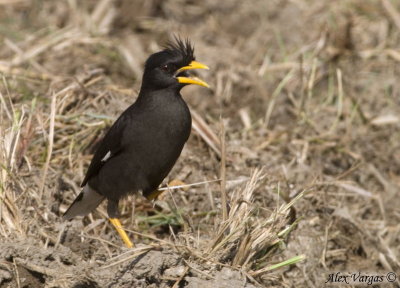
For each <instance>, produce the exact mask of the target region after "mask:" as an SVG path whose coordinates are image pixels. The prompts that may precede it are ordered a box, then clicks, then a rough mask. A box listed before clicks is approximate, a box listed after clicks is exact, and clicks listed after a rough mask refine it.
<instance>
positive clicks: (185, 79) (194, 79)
mask: <svg viewBox="0 0 400 288" xmlns="http://www.w3.org/2000/svg"><path fill="white" fill-rule="evenodd" d="M192 69H207V70H208V69H210V68H208V66H207V65H204V64H202V63H200V62H197V61H192V62H190V64H189V65H188V66H184V67H182V68H180V69H178V70H177V71H176V73H175V74H179V73H181V72H182V71H185V70H192ZM176 79H177V80H178V82H179V83H184V84H196V85H200V86H204V87H207V88H210V85H208V84H207V83H206V82H205V81H203V80H201V79H199V78H197V77H190V78H189V77H181V76H179V77H176Z"/></svg>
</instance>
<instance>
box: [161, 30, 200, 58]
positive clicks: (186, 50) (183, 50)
mask: <svg viewBox="0 0 400 288" xmlns="http://www.w3.org/2000/svg"><path fill="white" fill-rule="evenodd" d="M164 49H165V50H164V51H166V52H168V53H171V54H179V55H181V56H182V57H183V61H184V62H185V63H187V64H189V63H190V62H192V61H193V60H195V57H194V46H193V44H192V43H190V41H189V39H188V38H186V39H185V40H182V39H181V38H180V37H178V36H174V40H173V41H169V42H168V43H167V44H166V45H165V46H164Z"/></svg>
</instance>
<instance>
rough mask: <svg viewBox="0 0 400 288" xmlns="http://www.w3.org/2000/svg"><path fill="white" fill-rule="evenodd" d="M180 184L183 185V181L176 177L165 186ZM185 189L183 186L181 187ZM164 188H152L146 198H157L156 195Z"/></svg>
mask: <svg viewBox="0 0 400 288" xmlns="http://www.w3.org/2000/svg"><path fill="white" fill-rule="evenodd" d="M181 185H185V183H184V182H182V181H181V180H178V179H174V180H172V181H171V182H169V183H168V185H167V186H181ZM183 189H185V188H183ZM164 191H165V190H154V191H153V192H151V193H150V194H149V195H148V196H147V197H146V198H147V200H150V201H151V200H157V198H158V196H160V195H161V194H162V193H163V192H164Z"/></svg>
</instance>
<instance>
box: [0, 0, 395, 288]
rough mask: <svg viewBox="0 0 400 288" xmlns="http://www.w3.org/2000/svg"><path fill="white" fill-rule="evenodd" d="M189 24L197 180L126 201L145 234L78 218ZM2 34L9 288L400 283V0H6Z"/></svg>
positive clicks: (189, 162) (2, 211) (1, 174)
mask: <svg viewBox="0 0 400 288" xmlns="http://www.w3.org/2000/svg"><path fill="white" fill-rule="evenodd" d="M173 35H179V36H180V37H183V38H186V37H188V38H189V39H190V40H191V41H192V42H193V43H194V45H195V54H196V57H197V58H196V59H197V60H199V61H201V62H202V63H205V64H207V65H209V66H210V70H209V71H200V72H199V74H200V76H201V78H202V79H204V80H206V81H207V82H208V83H209V84H210V85H211V89H205V88H203V87H198V86H196V87H185V88H184V89H183V90H182V94H183V96H184V99H185V100H186V101H187V103H188V104H189V106H190V108H191V111H192V116H193V131H192V135H191V137H190V139H189V141H188V143H187V144H186V146H185V148H184V150H183V152H182V155H181V157H180V159H179V160H178V162H177V164H176V165H175V167H174V169H173V170H172V172H171V173H170V175H169V176H168V177H167V179H166V180H165V183H164V184H163V185H162V186H163V187H165V185H166V183H168V182H169V181H170V180H172V179H180V180H182V181H183V182H184V183H186V184H196V183H197V184H196V185H193V186H190V187H186V188H184V189H170V190H167V191H166V192H164V193H163V195H162V196H161V197H160V199H158V200H157V201H155V202H154V203H150V202H148V201H147V200H145V199H144V198H143V197H142V196H141V195H133V196H132V197H129V198H128V199H125V200H124V201H122V203H121V204H120V211H121V214H122V217H121V221H122V222H123V224H124V227H125V228H126V229H127V230H128V233H129V235H130V237H132V239H134V242H135V243H136V246H135V248H133V249H128V248H125V247H123V244H122V242H121V240H120V239H119V238H118V237H117V235H116V233H115V231H114V230H113V229H112V227H111V226H110V224H109V223H108V221H107V218H106V209H105V206H104V205H102V206H101V207H99V208H98V209H97V210H96V211H95V212H93V213H92V214H91V215H89V216H87V217H84V218H83V219H74V220H72V221H70V222H63V221H62V219H61V215H62V214H63V212H65V210H66V209H67V207H68V205H69V204H70V203H71V202H72V201H73V199H74V197H75V196H76V195H77V194H78V193H79V191H80V188H79V185H80V182H81V181H82V179H83V177H84V174H85V172H86V168H87V167H88V165H89V163H90V159H91V155H92V154H93V152H94V150H95V149H96V145H97V144H98V142H99V140H100V139H101V137H102V135H104V133H105V132H106V131H107V128H108V127H109V126H110V125H111V124H112V122H113V121H114V120H115V119H116V117H117V116H118V115H119V114H120V113H121V112H122V111H123V110H124V109H125V108H126V107H127V106H128V105H130V104H131V103H133V101H134V100H135V99H136V96H137V93H138V91H139V89H140V84H141V75H142V72H143V63H144V61H145V60H146V58H147V57H148V56H149V55H150V54H152V53H154V52H156V51H159V50H160V49H162V46H163V45H164V44H165V43H166V42H167V41H168V40H171V39H172V38H173ZM0 41H1V42H0V43H1V45H0V76H1V79H0V82H1V84H0V121H1V122H0V288H6V287H76V288H77V287H191V288H195V287H229V288H236V287H331V286H333V287H354V286H357V287H378V286H379V287H400V282H399V278H400V224H399V223H400V198H399V191H400V82H399V79H400V78H399V77H400V2H399V1H396V0H367V1H365V0H339V1H319V0H274V1H262V0H256V1H238V0H227V1H211V0H206V1H191V0H166V1H161V0H150V1H137V0H134V1H133V0H132V1H129V0H100V1H76V0H70V1H50V0H0ZM225 194H226V195H227V198H228V208H229V209H228V211H227V212H228V215H227V216H226V217H225V216H224V214H223V210H224V209H223V208H224V207H225V205H224V203H225V202H224V200H223V195H225ZM224 217H225V218H224ZM338 272H339V273H341V274H340V275H351V274H352V273H354V274H358V273H359V275H361V277H358V278H357V279H353V280H351V279H350V278H348V279H349V281H350V283H345V282H340V283H337V282H338V281H339V280H338V278H335V279H336V280H333V278H332V277H333V276H332V274H335V275H339V274H336V273H338ZM390 273H392V274H390ZM388 275H390V277H389V276H388ZM393 275H395V276H396V277H397V278H396V279H394V278H393ZM368 276H377V277H375V278H373V279H375V280H374V281H372V282H371V283H368V279H371V278H368ZM379 276H382V278H381V279H382V280H381V281H380V280H379V279H380V278H379ZM330 277H331V278H330ZM329 279H331V280H332V281H328V280H329ZM393 280H394V281H393Z"/></svg>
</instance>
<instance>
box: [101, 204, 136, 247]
mask: <svg viewBox="0 0 400 288" xmlns="http://www.w3.org/2000/svg"><path fill="white" fill-rule="evenodd" d="M107 212H108V216H109V217H110V218H109V220H110V222H111V224H112V225H113V226H114V228H115V229H116V230H117V232H118V234H119V236H120V237H121V238H122V241H124V243H125V245H126V247H128V248H132V247H133V246H134V245H133V243H132V242H131V240H130V239H129V237H128V235H127V234H126V232H125V230H124V228H123V227H122V224H121V222H120V221H119V219H118V218H117V217H118V201H117V202H116V201H113V200H110V199H108V205H107Z"/></svg>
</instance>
